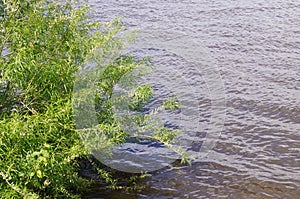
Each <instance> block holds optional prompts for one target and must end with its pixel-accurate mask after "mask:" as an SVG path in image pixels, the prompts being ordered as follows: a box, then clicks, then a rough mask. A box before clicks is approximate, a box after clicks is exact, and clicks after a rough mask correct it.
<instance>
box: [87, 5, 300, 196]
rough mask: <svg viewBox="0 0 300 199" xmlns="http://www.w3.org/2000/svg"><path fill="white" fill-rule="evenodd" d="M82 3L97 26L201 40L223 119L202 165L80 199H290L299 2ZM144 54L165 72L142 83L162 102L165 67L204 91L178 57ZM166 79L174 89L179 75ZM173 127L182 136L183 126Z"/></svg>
mask: <svg viewBox="0 0 300 199" xmlns="http://www.w3.org/2000/svg"><path fill="white" fill-rule="evenodd" d="M89 4H90V5H91V6H92V8H93V9H94V10H95V11H96V14H95V15H94V16H93V17H94V18H95V19H97V20H100V21H110V20H112V19H114V18H115V17H119V16H122V17H123V23H124V25H126V26H127V29H128V30H135V29H137V30H138V29H147V30H153V29H155V30H163V31H171V32H172V31H173V32H180V33H184V34H186V35H188V37H189V38H190V39H191V40H194V41H196V42H197V43H198V42H199V41H201V45H203V46H204V47H205V48H206V49H207V52H208V54H209V56H210V59H212V60H213V62H214V66H216V67H217V68H218V69H219V72H220V74H221V76H222V80H223V82H224V86H225V97H226V120H225V123H224V128H223V131H222V134H221V136H220V137H219V138H218V140H217V143H216V145H215V147H214V148H213V150H212V151H211V152H210V153H209V154H208V156H207V157H206V158H205V159H203V160H198V161H196V162H193V163H192V165H191V166H184V165H178V164H173V165H170V166H168V167H165V168H162V169H160V170H158V171H155V172H152V173H150V174H149V176H148V177H147V178H145V179H143V180H141V181H140V182H139V183H140V185H141V186H144V188H143V189H141V190H139V191H136V192H130V193H125V192H123V191H106V192H103V191H102V189H100V188H99V191H97V188H95V191H94V192H93V193H90V195H89V194H88V195H87V197H90V198H112V199H113V198H122V199H123V198H180V199H181V198H300V1H299V0H294V1H293V0H272V1H265V0H251V1H247V0H227V1H225V0H211V1H209V0H180V1H179V0H160V1H157V0H135V1H133V0H113V1H112V0H92V1H90V2H89ZM149 51H150V55H151V56H155V59H156V60H158V61H161V63H163V64H161V65H165V68H164V67H160V68H159V69H158V74H161V75H160V76H156V78H157V79H155V77H154V79H152V81H153V83H154V84H155V83H156V87H158V90H162V91H163V92H161V93H162V94H163V93H165V92H168V88H165V86H164V85H161V86H159V85H160V84H159V82H160V80H161V79H162V78H164V74H165V75H167V74H168V71H170V72H171V70H172V69H171V68H170V67H175V68H176V67H177V68H176V71H177V74H185V75H186V77H188V78H189V79H190V80H191V81H194V82H195V81H198V84H199V86H200V87H201V85H204V84H205V81H204V80H203V79H202V78H201V76H200V75H199V74H197V73H193V70H190V71H189V70H186V68H187V67H184V70H183V71H180V67H179V66H180V65H182V64H187V61H188V60H183V59H182V57H180V55H174V54H172V53H169V52H168V50H165V51H164V50H153V49H152V51H151V49H150V50H149ZM168 78H172V77H168ZM173 78H174V79H175V80H174V81H175V82H176V78H180V77H178V76H173ZM162 82H163V81H162ZM201 82H202V83H203V84H201ZM199 86H198V87H199ZM164 90H165V91H164ZM169 90H170V89H169ZM199 90H200V91H199V93H198V94H197V96H198V99H197V100H198V101H199V104H200V105H199V107H200V109H197V110H199V117H198V118H193V121H192V122H191V123H193V122H199V123H200V126H201V127H200V129H197V131H199V133H200V134H201V132H203V131H205V129H206V128H207V125H208V121H209V120H210V119H211V118H210V117H211V103H210V97H209V95H208V94H207V93H208V92H207V88H206V87H205V86H203V87H201V88H200V89H199ZM189 92H190V91H188V90H182V96H185V99H184V100H189V98H195V96H194V95H192V94H190V93H189ZM196 120H197V121H196ZM173 122H174V121H173ZM182 122H183V123H182V124H180V125H183V126H185V127H186V128H188V126H189V121H185V120H183V121H182ZM191 125H192V124H191Z"/></svg>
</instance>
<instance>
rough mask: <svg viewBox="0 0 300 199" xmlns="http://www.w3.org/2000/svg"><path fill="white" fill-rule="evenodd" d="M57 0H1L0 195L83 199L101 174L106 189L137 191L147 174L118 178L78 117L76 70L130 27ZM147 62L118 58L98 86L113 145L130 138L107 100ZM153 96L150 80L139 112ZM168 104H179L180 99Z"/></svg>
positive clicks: (161, 132) (137, 103) (164, 133)
mask: <svg viewBox="0 0 300 199" xmlns="http://www.w3.org/2000/svg"><path fill="white" fill-rule="evenodd" d="M59 2H60V1H46V0H28V1H18V0H9V1H4V0H0V20H1V22H0V42H1V43H0V52H1V56H0V102H1V104H0V196H1V197H4V198H45V197H51V198H80V197H81V194H82V193H84V192H87V191H89V190H90V187H91V185H92V184H93V183H95V181H98V182H99V179H100V181H103V186H104V187H103V189H105V188H112V189H124V190H127V191H128V190H137V189H139V188H141V187H139V186H138V184H137V183H136V181H137V180H139V179H141V178H144V177H146V176H147V175H146V174H139V175H138V174H128V175H127V174H126V175H125V174H124V175H123V176H122V181H123V182H124V181H125V182H126V183H125V184H126V185H124V183H120V179H118V177H119V176H118V175H119V174H118V172H117V171H113V170H112V169H110V168H107V167H105V166H104V165H102V164H101V163H99V162H97V161H96V160H95V159H94V158H93V157H92V156H91V155H90V153H89V151H88V150H87V149H86V148H85V146H84V144H83V143H82V140H81V138H80V136H79V134H78V133H77V131H76V128H75V124H74V119H73V116H74V115H73V111H72V108H73V107H72V92H73V85H74V81H75V74H76V72H77V71H78V69H79V68H80V67H81V66H82V65H83V64H84V62H85V59H86V57H88V56H89V55H91V54H92V53H93V51H94V50H95V49H97V48H99V47H101V48H102V49H103V48H104V47H105V50H108V51H109V50H110V49H109V47H110V46H111V44H112V43H118V42H120V41H119V40H118V39H117V38H116V35H117V34H118V33H119V32H120V31H122V30H123V29H124V27H123V26H122V24H121V21H120V20H119V19H116V20H114V21H112V22H109V23H101V22H95V21H92V20H90V19H89V12H90V10H89V8H88V7H87V6H73V5H74V1H65V2H64V3H59ZM120 45H122V43H120ZM106 47H107V48H106ZM143 65H147V59H143V60H140V61H134V60H133V58H132V57H130V56H120V57H119V58H118V59H117V60H115V61H114V62H113V63H110V64H109V65H108V66H107V67H106V69H105V73H104V75H102V76H101V77H100V80H99V84H98V85H97V90H98V91H99V92H97V95H96V97H95V103H96V104H97V107H96V110H98V111H97V117H98V120H99V121H100V127H103V128H104V129H107V132H108V133H109V136H110V140H112V141H113V142H114V143H122V142H124V141H126V139H128V135H127V134H126V133H124V132H123V131H122V129H120V127H119V126H117V125H115V124H116V123H115V120H114V117H113V113H112V110H111V101H109V100H107V99H110V97H111V95H112V92H113V87H114V85H115V84H116V83H117V82H118V80H119V79H120V78H121V77H122V76H124V75H125V74H127V73H128V72H129V71H131V70H134V69H137V68H139V67H140V66H143ZM152 93H153V90H151V88H150V87H149V85H144V86H141V87H138V88H137V89H136V93H135V95H134V96H133V97H132V103H131V107H130V108H131V109H132V110H135V111H139V110H141V109H142V106H143V105H144V104H145V103H147V101H149V99H150V97H151V95H152ZM170 101H172V104H170ZM163 105H164V106H165V107H166V108H169V109H175V108H176V107H177V106H179V104H178V101H174V100H169V101H166V102H164V104H163ZM104 107H105V108H104ZM136 120H137V121H138V122H141V118H136ZM101 125H102V126H101ZM111 132H115V133H111ZM176 132H177V131H176ZM175 135H176V133H175V131H171V130H167V129H166V128H164V127H162V128H161V129H158V133H157V134H155V135H154V138H156V139H157V140H162V141H163V142H166V143H168V142H169V141H170V140H171V139H172V138H174V136H175ZM183 162H185V161H183ZM187 162H188V161H187ZM84 168H88V170H91V171H93V172H96V173H97V175H96V177H91V175H86V173H84ZM93 175H94V174H93Z"/></svg>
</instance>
